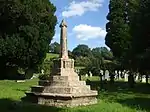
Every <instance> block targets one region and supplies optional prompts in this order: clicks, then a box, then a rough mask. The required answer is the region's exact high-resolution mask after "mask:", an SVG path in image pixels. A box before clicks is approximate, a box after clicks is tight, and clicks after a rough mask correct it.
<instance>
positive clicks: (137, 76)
mask: <svg viewBox="0 0 150 112" xmlns="http://www.w3.org/2000/svg"><path fill="white" fill-rule="evenodd" d="M139 75H140V74H139V73H137V74H136V77H135V80H136V81H138V80H139Z"/></svg>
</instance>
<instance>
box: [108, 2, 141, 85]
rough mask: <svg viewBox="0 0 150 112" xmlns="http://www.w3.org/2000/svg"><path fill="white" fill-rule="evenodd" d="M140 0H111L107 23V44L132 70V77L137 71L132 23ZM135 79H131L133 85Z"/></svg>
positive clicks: (125, 67)
mask: <svg viewBox="0 0 150 112" xmlns="http://www.w3.org/2000/svg"><path fill="white" fill-rule="evenodd" d="M138 1H139V0H110V4H109V14H108V15H107V19H108V20H109V22H108V23H107V24H106V31H107V35H106V38H105V40H106V45H107V46H108V47H110V49H111V50H112V52H113V54H114V56H115V57H116V59H117V60H119V61H120V62H121V66H123V67H124V69H128V70H130V71H131V72H130V73H131V74H130V75H131V76H130V78H131V79H134V78H133V74H134V73H133V72H134V71H135V66H134V65H135V63H134V62H135V57H134V55H133V49H132V47H133V46H132V40H133V38H132V37H133V36H132V25H133V21H134V19H133V18H134V14H135V13H136V12H137V7H138ZM133 82H134V80H129V84H130V86H133V84H134V83H133Z"/></svg>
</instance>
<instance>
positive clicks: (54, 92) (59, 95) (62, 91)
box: [26, 59, 98, 107]
mask: <svg viewBox="0 0 150 112" xmlns="http://www.w3.org/2000/svg"><path fill="white" fill-rule="evenodd" d="M60 65H61V66H60ZM73 65H74V60H72V59H67V60H64V59H60V60H56V61H55V63H54V68H55V70H53V72H52V74H57V75H51V77H50V78H49V80H40V81H39V86H32V87H31V92H26V95H27V99H28V100H29V101H30V102H32V103H37V104H42V105H49V106H56V107H75V106H81V105H91V104H95V103H97V99H96V96H97V95H98V93H97V91H93V90H91V88H90V86H89V85H86V82H85V81H79V76H78V74H77V73H76V72H74V66H73ZM59 67H62V68H59ZM56 68H59V69H56Z"/></svg>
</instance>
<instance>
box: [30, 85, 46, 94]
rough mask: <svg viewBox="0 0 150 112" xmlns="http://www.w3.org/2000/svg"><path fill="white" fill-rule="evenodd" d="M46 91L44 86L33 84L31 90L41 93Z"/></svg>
mask: <svg viewBox="0 0 150 112" xmlns="http://www.w3.org/2000/svg"><path fill="white" fill-rule="evenodd" d="M43 91H44V86H32V87H31V92H38V93H41V92H43Z"/></svg>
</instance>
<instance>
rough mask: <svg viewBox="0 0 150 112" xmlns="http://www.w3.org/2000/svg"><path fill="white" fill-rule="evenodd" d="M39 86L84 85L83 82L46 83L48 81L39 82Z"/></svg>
mask: <svg viewBox="0 0 150 112" xmlns="http://www.w3.org/2000/svg"><path fill="white" fill-rule="evenodd" d="M39 85H40V86H84V85H86V82H85V81H70V82H68V81H58V80H57V81H51V82H50V81H48V80H40V81H39Z"/></svg>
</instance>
